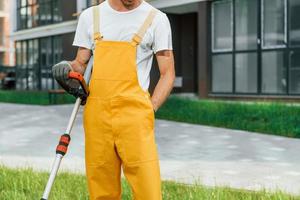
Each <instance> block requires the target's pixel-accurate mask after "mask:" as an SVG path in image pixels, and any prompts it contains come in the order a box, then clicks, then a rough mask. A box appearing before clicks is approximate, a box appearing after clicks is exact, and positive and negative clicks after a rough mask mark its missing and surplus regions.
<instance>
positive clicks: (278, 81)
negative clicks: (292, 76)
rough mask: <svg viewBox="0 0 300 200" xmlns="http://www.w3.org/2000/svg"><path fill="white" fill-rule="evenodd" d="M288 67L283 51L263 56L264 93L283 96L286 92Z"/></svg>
mask: <svg viewBox="0 0 300 200" xmlns="http://www.w3.org/2000/svg"><path fill="white" fill-rule="evenodd" d="M286 88H287V80H286V67H285V65H284V53H283V52H282V51H271V52H264V53H263V54H262V92H263V93H271V94H282V93H285V92H286Z"/></svg>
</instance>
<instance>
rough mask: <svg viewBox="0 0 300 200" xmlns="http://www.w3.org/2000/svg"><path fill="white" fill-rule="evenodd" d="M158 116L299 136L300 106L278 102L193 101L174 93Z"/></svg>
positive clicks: (181, 120)
mask: <svg viewBox="0 0 300 200" xmlns="http://www.w3.org/2000/svg"><path fill="white" fill-rule="evenodd" d="M156 118H158V119H167V120H173V121H179V122H188V123H193V124H201V125H208V126H215V127H224V128H230V129H237V130H246V131H252V132H259V133H266V134H272V135H280V136H286V137H293V138H300V106H299V104H295V105H292V104H287V103H276V102H271V103H270V102H269V103H266V102H250V103H249V102H248V103H245V102H239V101H235V102H229V101H214V100H192V99H187V98H183V97H178V96H171V97H169V98H168V100H167V101H166V102H165V103H164V105H163V106H162V107H161V108H160V109H159V110H158V112H157V113H156Z"/></svg>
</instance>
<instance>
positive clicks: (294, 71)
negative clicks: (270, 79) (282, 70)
mask: <svg viewBox="0 0 300 200" xmlns="http://www.w3.org/2000/svg"><path fill="white" fill-rule="evenodd" d="M289 57H290V93H291V94H300V50H297V51H291V52H290V56H289Z"/></svg>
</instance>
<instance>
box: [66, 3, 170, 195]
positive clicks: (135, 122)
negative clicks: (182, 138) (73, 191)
mask: <svg viewBox="0 0 300 200" xmlns="http://www.w3.org/2000/svg"><path fill="white" fill-rule="evenodd" d="M122 20H123V21H122ZM92 22H93V23H92ZM90 24H92V26H90ZM101 30H103V32H102V31H101ZM89 31H90V32H92V34H90V33H89ZM170 32H171V31H170V24H169V23H168V20H167V18H166V15H165V14H163V13H162V12H161V11H158V10H157V9H155V8H153V7H152V6H151V5H149V4H148V3H146V2H145V1H142V0H108V1H105V2H104V3H102V4H100V5H98V6H94V7H92V8H89V9H87V10H86V11H84V12H83V13H82V14H81V16H80V19H79V23H78V27H77V31H76V35H75V40H74V45H76V46H79V49H78V53H77V57H76V59H75V60H74V61H72V62H70V65H69V67H70V69H71V70H74V71H77V72H80V73H82V74H83V73H84V70H85V66H86V63H87V62H88V60H89V59H90V57H91V53H92V51H91V50H93V53H94V66H93V72H92V77H91V82H90V95H89V97H88V99H87V102H86V105H85V108H84V113H83V120H84V130H85V147H86V151H85V153H86V172H87V180H88V188H89V192H90V199H91V200H117V199H121V184H120V182H121V181H120V179H121V166H122V168H123V172H124V175H125V177H126V179H127V180H128V182H129V184H130V186H131V188H132V191H133V196H134V199H136V200H161V199H162V195H161V180H160V170H159V161H158V153H157V147H156V143H155V134H154V120H155V116H154V112H155V111H156V110H157V109H158V108H159V107H160V106H161V105H162V104H163V102H164V101H165V100H166V98H167V97H168V96H169V94H170V91H171V90H172V87H173V83H174V79H175V70H174V59H173V52H172V46H171V44H172V42H171V36H170V34H171V33H170ZM116 35H124V37H123V38H122V37H121V38H118V37H117V36H116ZM84 37H89V39H90V41H92V42H90V43H89V44H88V43H84V42H83V41H84ZM117 39H118V40H117ZM91 44H92V46H93V47H91ZM164 44H166V45H164ZM149 52H150V53H149ZM153 52H154V53H155V54H156V58H157V61H158V66H159V69H160V73H161V76H160V80H159V82H158V84H157V86H156V88H155V90H154V93H153V95H152V97H151V96H150V94H149V92H148V86H149V72H150V70H149V67H150V68H151V65H152V56H153ZM142 63H144V65H142ZM142 67H143V68H142ZM145 69H146V70H145ZM62 71H64V70H62ZM143 80H144V82H143ZM145 83H146V84H145Z"/></svg>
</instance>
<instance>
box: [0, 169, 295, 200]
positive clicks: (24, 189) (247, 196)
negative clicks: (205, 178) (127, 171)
mask: <svg viewBox="0 0 300 200" xmlns="http://www.w3.org/2000/svg"><path fill="white" fill-rule="evenodd" d="M47 178H48V175H47V173H41V172H34V171H33V170H31V169H26V170H24V169H22V170H15V169H8V168H5V167H0V199H1V200H17V199H18V200H33V199H39V198H40V197H41V194H42V192H43V189H44V186H45V183H46V181H47ZM122 188H123V196H122V200H130V199H131V195H130V189H129V186H128V184H127V183H126V181H123V182H122ZM163 199H164V200H202V199H203V200H297V199H300V197H293V196H291V195H288V194H284V193H282V192H276V193H268V192H266V191H259V192H254V191H246V190H235V189H230V188H221V187H220V188H208V187H204V186H201V185H193V186H187V185H183V184H178V183H174V182H163ZM49 200H88V194H87V188H86V181H85V177H84V176H83V175H78V174H77V175H76V174H68V173H60V174H59V176H58V177H57V179H56V182H55V186H54V188H53V191H52V193H51V197H50V198H49Z"/></svg>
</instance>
